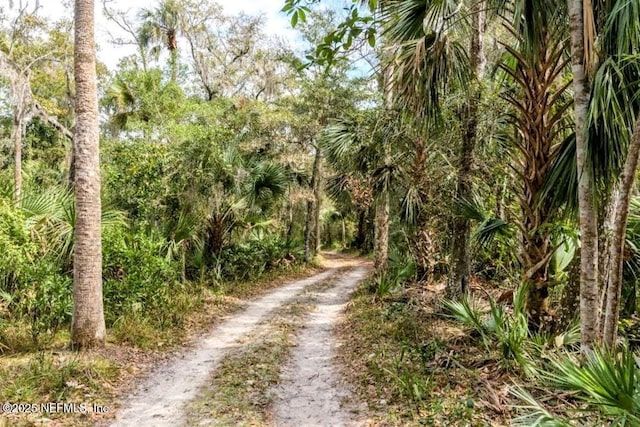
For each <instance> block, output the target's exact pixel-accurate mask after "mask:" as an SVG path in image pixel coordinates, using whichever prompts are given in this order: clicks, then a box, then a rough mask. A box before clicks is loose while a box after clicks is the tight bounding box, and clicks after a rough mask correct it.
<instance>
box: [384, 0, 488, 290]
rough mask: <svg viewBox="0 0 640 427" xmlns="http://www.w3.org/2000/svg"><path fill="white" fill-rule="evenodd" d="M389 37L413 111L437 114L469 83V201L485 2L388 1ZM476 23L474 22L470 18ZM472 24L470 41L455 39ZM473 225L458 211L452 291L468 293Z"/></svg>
mask: <svg viewBox="0 0 640 427" xmlns="http://www.w3.org/2000/svg"><path fill="white" fill-rule="evenodd" d="M383 5H384V10H383V12H384V13H383V16H384V17H385V21H386V31H385V35H386V36H387V37H388V39H389V43H390V44H392V45H395V46H397V48H398V59H397V61H396V65H395V67H396V70H394V74H395V75H396V76H397V87H398V89H397V90H398V93H397V97H398V98H399V99H400V100H401V102H402V103H403V104H404V105H405V106H406V107H408V108H409V109H410V110H411V111H413V112H415V113H418V114H424V115H426V116H427V117H437V115H438V111H439V108H438V106H439V101H440V95H441V93H442V92H443V90H444V88H446V87H448V86H449V84H450V83H452V82H455V83H456V84H457V85H458V86H460V87H468V88H469V93H468V94H467V96H466V102H465V104H464V106H463V107H462V108H461V111H460V125H461V133H462V141H461V145H460V151H459V156H458V164H457V168H458V177H457V178H458V179H457V187H456V198H457V199H459V200H465V199H469V198H470V196H471V191H472V185H471V176H472V170H473V159H474V151H475V146H476V139H477V128H478V106H479V103H480V100H481V96H482V90H481V85H480V81H481V79H482V76H483V71H484V67H485V58H484V47H483V34H484V29H485V26H486V22H485V21H486V13H485V9H486V7H485V4H484V2H482V1H480V2H472V3H471V4H466V3H460V4H458V3H454V2H430V1H425V0H403V1H398V0H390V1H387V2H384V3H383ZM469 21H470V22H469ZM469 27H470V30H469V33H470V35H471V37H470V38H469V44H468V45H466V46H465V45H463V44H461V43H460V41H459V39H458V38H456V37H453V35H454V34H456V32H458V33H460V32H462V31H467V30H468V29H469ZM469 235H470V223H469V220H468V219H467V218H464V217H463V216H462V215H456V217H455V220H454V226H453V248H452V267H451V276H450V281H449V287H448V288H447V293H448V294H449V295H450V296H451V297H457V296H459V295H460V294H462V293H464V292H466V290H467V287H468V281H469V274H470V255H469Z"/></svg>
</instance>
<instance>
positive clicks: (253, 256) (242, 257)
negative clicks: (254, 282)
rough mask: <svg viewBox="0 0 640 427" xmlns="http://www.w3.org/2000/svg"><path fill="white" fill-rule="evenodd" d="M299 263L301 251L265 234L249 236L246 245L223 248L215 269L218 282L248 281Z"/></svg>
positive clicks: (284, 241) (292, 245) (283, 240)
mask: <svg viewBox="0 0 640 427" xmlns="http://www.w3.org/2000/svg"><path fill="white" fill-rule="evenodd" d="M303 259H304V250H303V249H302V248H300V247H297V246H295V244H293V243H292V242H287V240H286V239H284V238H282V237H279V236H274V235H268V234H267V233H253V234H252V236H251V237H250V238H249V239H247V240H246V241H244V242H242V243H237V244H233V245H230V246H228V247H226V248H224V249H223V250H222V252H221V253H220V255H219V256H218V257H217V258H216V265H217V266H218V268H219V272H220V273H219V276H220V277H221V278H224V279H231V280H251V279H255V278H256V277H258V276H260V275H261V274H264V273H266V272H268V271H270V270H273V269H275V268H278V267H286V266H290V265H292V264H294V263H297V262H301V261H302V260H303Z"/></svg>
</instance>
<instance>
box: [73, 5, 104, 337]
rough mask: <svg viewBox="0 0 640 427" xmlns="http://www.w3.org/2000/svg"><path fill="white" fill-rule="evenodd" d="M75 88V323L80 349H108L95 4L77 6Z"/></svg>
mask: <svg viewBox="0 0 640 427" xmlns="http://www.w3.org/2000/svg"><path fill="white" fill-rule="evenodd" d="M75 5H76V6H75V49H74V69H75V82H76V107H75V109H76V123H77V124H76V129H75V138H74V150H75V160H76V161H75V167H76V174H75V178H76V181H75V184H76V185H75V194H76V225H75V230H74V238H75V250H74V253H73V319H72V324H71V342H72V345H73V347H75V348H89V347H95V346H101V345H104V341H105V335H106V330H105V322H104V312H103V305H102V244H101V236H100V227H101V223H100V216H101V204H100V152H99V129H98V95H97V79H96V56H95V36H94V10H95V6H94V2H93V0H76V2H75Z"/></svg>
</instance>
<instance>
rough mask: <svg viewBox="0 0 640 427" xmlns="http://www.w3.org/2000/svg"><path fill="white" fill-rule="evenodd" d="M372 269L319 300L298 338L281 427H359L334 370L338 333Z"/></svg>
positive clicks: (281, 396)
mask: <svg viewBox="0 0 640 427" xmlns="http://www.w3.org/2000/svg"><path fill="white" fill-rule="evenodd" d="M367 272H368V269H367V268H365V267H358V268H356V269H354V270H352V271H350V272H349V273H348V274H346V275H345V276H343V277H342V278H341V279H340V280H338V281H337V283H336V285H335V286H334V287H332V288H330V289H328V290H326V291H323V292H321V293H320V294H318V296H317V299H316V301H315V303H316V308H315V310H314V311H313V312H312V313H311V314H310V315H309V316H308V318H307V320H306V322H305V327H304V328H302V329H301V330H300V332H299V333H298V336H297V341H298V342H299V344H298V346H297V347H294V348H293V350H292V354H291V361H290V363H289V364H288V366H286V367H285V369H284V374H283V376H282V380H283V381H282V383H281V385H280V386H279V388H278V390H277V392H276V393H277V396H278V399H277V400H276V402H275V405H274V416H275V421H276V424H277V425H278V426H287V427H289V426H290V427H299V426H304V427H320V426H331V427H337V426H355V425H358V424H359V423H358V422H357V420H356V416H355V415H354V414H353V413H350V412H352V411H354V412H355V411H356V408H347V407H346V406H345V405H344V403H345V402H346V400H347V398H348V397H349V390H348V389H347V388H346V387H345V386H344V385H341V384H340V377H339V376H338V374H337V373H336V369H335V367H334V362H333V360H334V356H335V351H336V339H335V336H334V333H333V328H334V326H335V323H336V321H337V320H338V316H339V315H340V313H341V312H342V310H343V309H344V306H345V304H346V303H347V302H348V301H349V295H350V294H351V292H352V291H353V290H354V289H355V288H356V286H357V285H358V283H359V282H360V281H361V280H362V279H363V278H364V277H365V275H366V274H367Z"/></svg>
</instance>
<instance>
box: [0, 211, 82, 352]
mask: <svg viewBox="0 0 640 427" xmlns="http://www.w3.org/2000/svg"><path fill="white" fill-rule="evenodd" d="M0 253H2V256H1V257H0V308H2V307H3V308H2V310H3V311H5V312H6V313H3V317H4V316H6V317H9V318H11V319H12V320H13V321H23V322H25V323H26V324H27V325H29V326H30V329H31V331H30V332H31V338H32V340H33V342H34V343H36V344H37V343H38V340H39V337H40V336H41V335H42V334H43V333H50V334H53V333H55V332H56V331H57V330H58V329H59V328H60V327H61V326H63V325H65V324H67V323H68V322H69V321H70V320H71V311H72V307H73V306H72V304H73V303H72V297H71V294H72V292H71V278H70V277H68V276H65V275H63V274H61V272H60V269H59V268H58V265H57V263H56V262H55V261H54V260H52V259H51V258H50V257H47V256H43V255H42V254H41V253H39V252H38V250H37V245H36V244H35V243H34V242H33V240H32V238H31V234H30V233H29V231H28V229H27V225H26V220H25V218H24V215H23V213H22V211H21V210H19V209H17V208H15V207H14V206H13V205H12V204H11V202H8V201H6V200H0ZM5 326H6V324H5ZM2 329H3V328H2V325H0V341H5V340H4V339H3V337H4V333H3V330H2ZM3 345H4V347H9V348H10V347H11V346H10V345H8V344H7V343H4V344H3Z"/></svg>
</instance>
